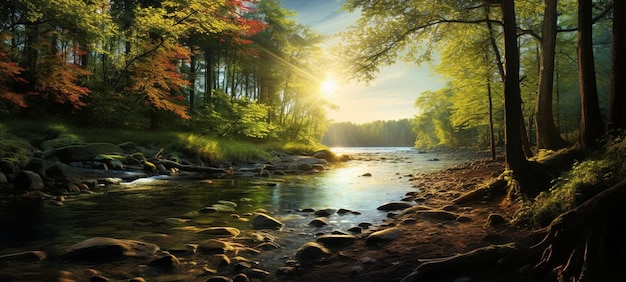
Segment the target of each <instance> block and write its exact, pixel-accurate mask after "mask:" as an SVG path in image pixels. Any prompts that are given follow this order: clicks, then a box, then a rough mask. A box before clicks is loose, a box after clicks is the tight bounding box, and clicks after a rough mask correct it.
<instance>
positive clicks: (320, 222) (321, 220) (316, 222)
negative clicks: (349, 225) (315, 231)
mask: <svg viewBox="0 0 626 282" xmlns="http://www.w3.org/2000/svg"><path fill="white" fill-rule="evenodd" d="M329 224H330V222H329V221H328V219H327V218H325V217H317V218H315V219H313V220H312V221H311V222H309V225H310V226H313V227H322V226H326V225H329Z"/></svg>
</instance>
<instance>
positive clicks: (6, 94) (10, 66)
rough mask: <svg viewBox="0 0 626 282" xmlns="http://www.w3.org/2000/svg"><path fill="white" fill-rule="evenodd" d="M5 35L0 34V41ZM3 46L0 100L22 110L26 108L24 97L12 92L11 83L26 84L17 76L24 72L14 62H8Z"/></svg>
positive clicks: (1, 49)
mask: <svg viewBox="0 0 626 282" xmlns="http://www.w3.org/2000/svg"><path fill="white" fill-rule="evenodd" d="M5 37H6V35H4V34H0V40H4V39H6V38H5ZM4 49H5V48H4V46H0V99H6V100H8V101H9V102H11V103H13V104H16V105H18V106H20V107H22V108H25V107H26V102H25V101H24V95H21V94H18V93H15V92H13V91H12V85H13V83H16V82H17V83H28V81H26V80H25V79H24V78H22V77H20V76H19V75H20V74H21V73H22V71H24V69H23V68H21V67H19V66H18V65H17V63H16V62H8V56H7V52H6V50H4Z"/></svg>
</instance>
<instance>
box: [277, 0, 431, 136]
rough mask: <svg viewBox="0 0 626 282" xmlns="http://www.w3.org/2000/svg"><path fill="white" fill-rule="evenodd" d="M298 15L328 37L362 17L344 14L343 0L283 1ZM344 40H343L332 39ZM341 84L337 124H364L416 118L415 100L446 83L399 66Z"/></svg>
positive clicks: (423, 70)
mask: <svg viewBox="0 0 626 282" xmlns="http://www.w3.org/2000/svg"><path fill="white" fill-rule="evenodd" d="M281 1H282V3H283V6H284V7H285V8H287V9H290V10H294V11H296V12H297V13H298V14H297V15H296V20H297V21H298V22H299V23H301V24H304V25H307V26H310V27H311V28H312V29H313V30H315V31H317V32H319V33H322V34H324V35H327V36H334V35H335V34H336V33H337V32H339V31H341V30H345V29H346V28H347V27H348V26H350V25H352V24H354V23H355V22H356V20H357V19H358V18H359V15H358V13H348V12H347V11H344V10H341V6H342V4H343V2H344V1H343V0H281ZM332 40H340V39H337V38H335V39H331V41H332ZM336 80H337V81H338V82H339V84H338V85H337V88H336V89H335V91H334V94H333V95H331V97H330V98H329V100H330V101H331V102H333V103H334V104H336V105H337V106H338V107H339V108H338V109H335V110H329V112H328V116H329V118H330V119H332V120H333V121H335V122H353V123H356V124H362V123H367V122H372V121H376V120H397V119H403V118H413V116H415V115H416V114H417V113H418V109H416V108H415V106H414V104H415V100H416V99H417V97H418V95H419V94H420V93H421V92H424V91H428V90H437V89H440V88H441V87H443V82H442V81H441V80H440V79H439V78H438V77H437V76H436V75H435V74H434V72H432V71H431V70H430V68H429V67H428V66H426V65H422V66H417V65H411V64H407V63H398V64H396V65H392V66H389V67H383V68H381V71H380V73H379V74H378V76H377V78H376V79H374V80H373V81H371V82H369V83H368V84H365V83H363V82H349V83H345V82H344V83H342V82H341V79H336Z"/></svg>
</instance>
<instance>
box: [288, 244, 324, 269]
mask: <svg viewBox="0 0 626 282" xmlns="http://www.w3.org/2000/svg"><path fill="white" fill-rule="evenodd" d="M330 253H331V252H330V250H328V249H327V248H326V247H324V246H322V245H321V244H319V243H317V242H308V243H305V244H304V245H303V246H302V247H300V248H299V249H298V250H297V251H296V258H297V259H298V260H299V261H300V262H302V263H305V264H309V263H313V262H316V261H318V260H320V259H321V258H323V257H325V256H327V255H330Z"/></svg>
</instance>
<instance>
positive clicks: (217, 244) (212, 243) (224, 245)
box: [198, 239, 235, 254]
mask: <svg viewBox="0 0 626 282" xmlns="http://www.w3.org/2000/svg"><path fill="white" fill-rule="evenodd" d="M234 249H235V248H234V247H233V246H232V245H231V244H230V243H228V242H224V241H220V240H216V239H209V240H205V241H202V242H200V244H198V250H200V251H201V252H204V253H209V254H224V253H226V252H227V251H231V250H234Z"/></svg>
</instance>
